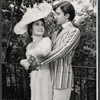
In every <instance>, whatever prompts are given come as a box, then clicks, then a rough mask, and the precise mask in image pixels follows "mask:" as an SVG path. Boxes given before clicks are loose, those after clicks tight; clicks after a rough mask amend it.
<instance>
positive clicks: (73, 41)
mask: <svg viewBox="0 0 100 100" xmlns="http://www.w3.org/2000/svg"><path fill="white" fill-rule="evenodd" d="M79 39H80V31H79V30H78V29H77V30H76V31H72V32H71V33H70V35H69V37H68V38H67V39H66V41H65V42H64V43H63V45H62V46H60V47H59V48H57V49H55V50H53V51H51V52H50V54H49V55H48V56H47V57H45V58H44V59H41V60H40V61H39V63H38V64H39V65H43V64H47V63H49V62H51V61H54V60H57V59H59V58H61V57H63V56H65V55H67V54H68V53H69V52H70V51H71V50H72V49H73V48H74V47H75V46H76V45H77V44H78V42H79Z"/></svg>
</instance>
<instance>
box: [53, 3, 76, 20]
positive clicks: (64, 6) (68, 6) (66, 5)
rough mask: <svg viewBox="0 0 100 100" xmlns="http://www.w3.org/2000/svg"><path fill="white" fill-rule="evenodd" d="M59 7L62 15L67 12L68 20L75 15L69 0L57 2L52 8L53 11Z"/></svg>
mask: <svg viewBox="0 0 100 100" xmlns="http://www.w3.org/2000/svg"><path fill="white" fill-rule="evenodd" d="M58 7H60V9H61V10H62V11H63V13H64V15H65V14H67V13H68V14H69V15H70V16H69V18H68V19H69V20H70V21H72V20H73V19H74V17H75V9H74V6H73V5H72V4H71V3H70V2H69V1H62V2H60V3H57V4H56V5H55V6H54V7H53V9H54V11H55V10H56V9H57V8H58Z"/></svg>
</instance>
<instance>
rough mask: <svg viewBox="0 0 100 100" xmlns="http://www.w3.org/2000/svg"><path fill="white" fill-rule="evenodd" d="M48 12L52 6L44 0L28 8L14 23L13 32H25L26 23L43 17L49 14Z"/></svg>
mask: <svg viewBox="0 0 100 100" xmlns="http://www.w3.org/2000/svg"><path fill="white" fill-rule="evenodd" d="M50 12H52V6H51V5H50V4H48V3H47V2H45V1H44V2H43V3H41V4H39V5H38V6H37V7H34V8H32V9H30V10H28V11H27V12H26V13H25V14H24V15H23V17H22V20H21V21H20V22H18V23H17V24H16V25H15V27H14V32H15V33H16V34H24V33H26V32H27V26H28V24H30V23H31V22H34V21H37V20H39V19H42V18H45V17H46V16H47V15H49V13H50Z"/></svg>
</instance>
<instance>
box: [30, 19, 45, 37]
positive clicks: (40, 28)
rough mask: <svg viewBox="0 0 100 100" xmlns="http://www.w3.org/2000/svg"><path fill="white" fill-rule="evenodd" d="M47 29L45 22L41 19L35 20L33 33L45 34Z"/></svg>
mask: <svg viewBox="0 0 100 100" xmlns="http://www.w3.org/2000/svg"><path fill="white" fill-rule="evenodd" d="M44 31H45V28H44V23H43V22H42V21H41V20H38V21H35V22H34V23H33V25H32V35H37V36H43V34H44Z"/></svg>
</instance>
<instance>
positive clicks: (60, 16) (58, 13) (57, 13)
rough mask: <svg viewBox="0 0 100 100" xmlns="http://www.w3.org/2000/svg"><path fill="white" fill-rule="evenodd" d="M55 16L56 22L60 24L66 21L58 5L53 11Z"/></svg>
mask: <svg viewBox="0 0 100 100" xmlns="http://www.w3.org/2000/svg"><path fill="white" fill-rule="evenodd" d="M55 16H56V19H57V24H58V25H62V24H64V23H65V22H66V16H65V15H64V13H63V11H62V10H61V9H60V7H58V8H57V9H56V11H55Z"/></svg>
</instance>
